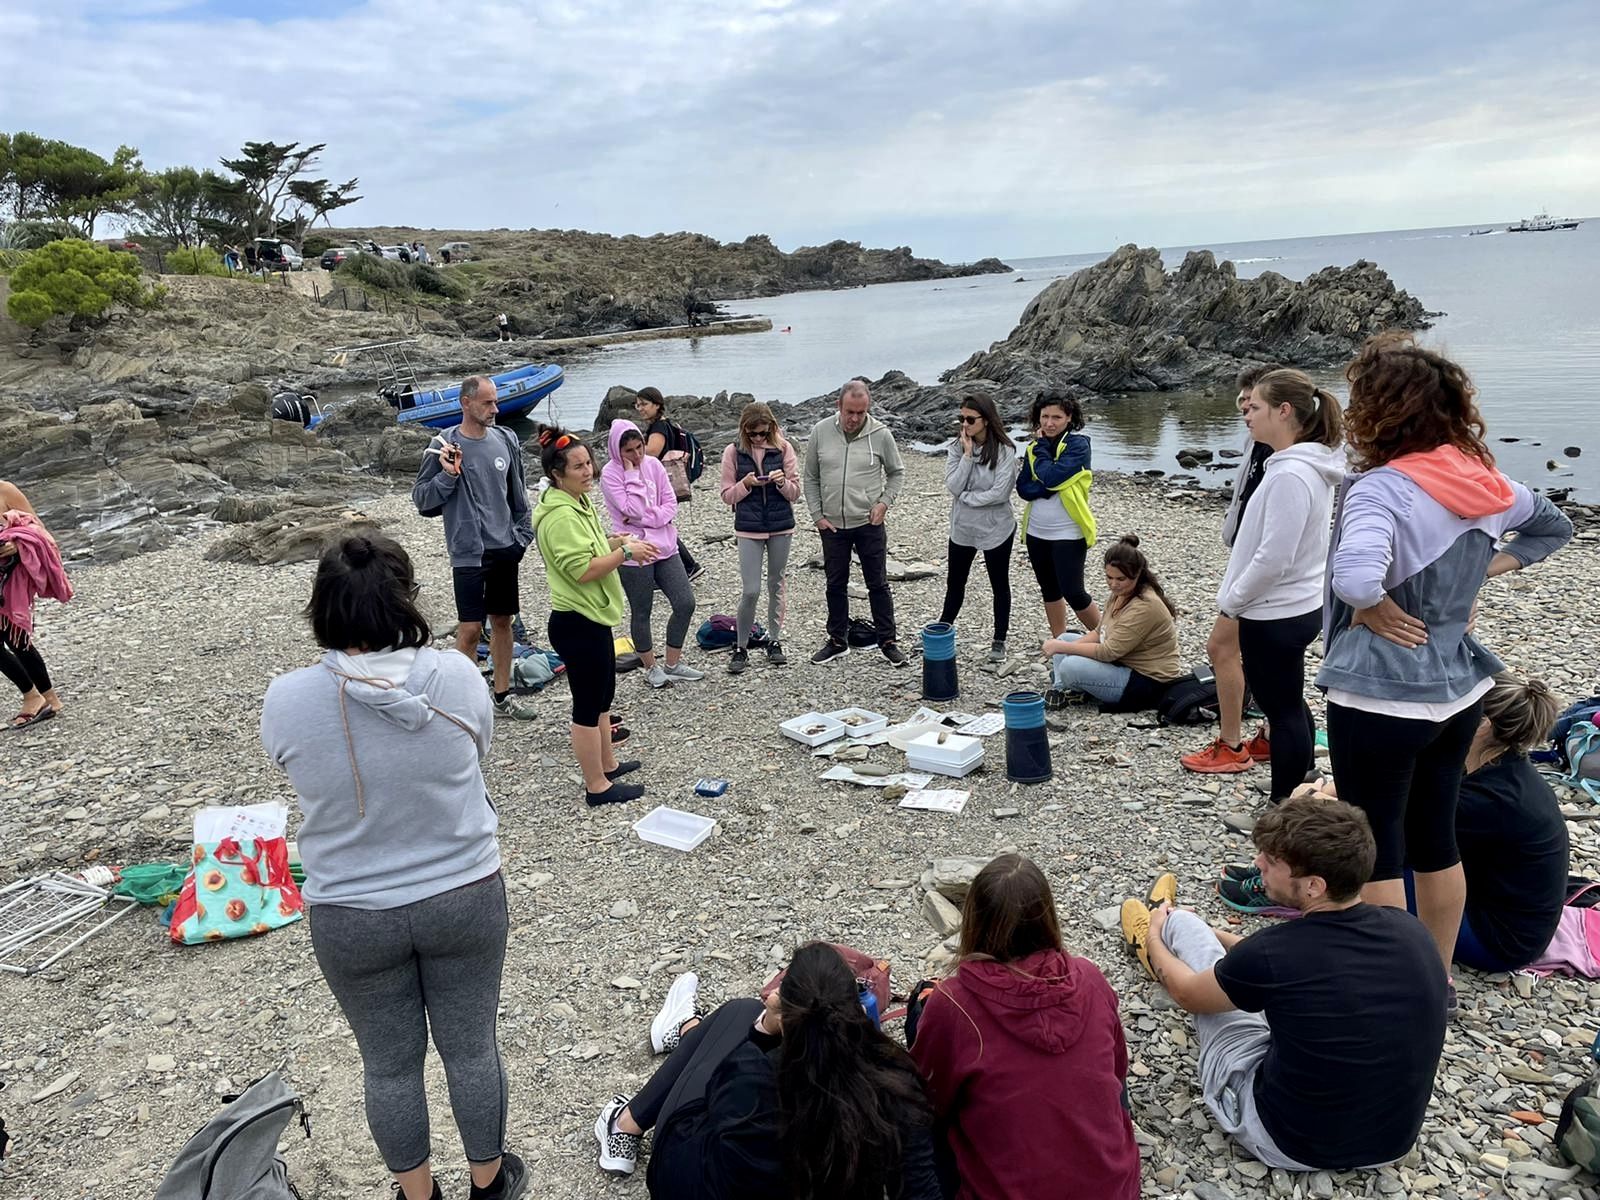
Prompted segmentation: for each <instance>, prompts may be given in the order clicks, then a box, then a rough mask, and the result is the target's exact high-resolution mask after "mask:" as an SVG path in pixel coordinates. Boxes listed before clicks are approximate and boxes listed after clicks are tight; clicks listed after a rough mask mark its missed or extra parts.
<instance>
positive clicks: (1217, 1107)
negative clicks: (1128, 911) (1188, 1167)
mask: <svg viewBox="0 0 1600 1200" xmlns="http://www.w3.org/2000/svg"><path fill="white" fill-rule="evenodd" d="M1161 940H1162V941H1163V942H1164V943H1166V947H1167V949H1168V950H1171V951H1172V952H1173V953H1174V954H1176V955H1177V956H1178V957H1179V958H1180V959H1182V960H1183V962H1184V964H1185V965H1186V966H1187V967H1189V969H1190V970H1193V971H1205V970H1208V969H1209V968H1210V967H1212V966H1213V965H1215V964H1216V962H1217V960H1218V959H1220V958H1221V957H1222V956H1223V955H1224V954H1226V953H1227V951H1225V950H1224V949H1223V948H1222V943H1221V942H1219V941H1218V940H1217V935H1216V934H1214V933H1212V932H1211V930H1210V929H1209V928H1208V927H1207V925H1206V923H1205V922H1204V921H1202V920H1201V919H1200V918H1199V917H1197V916H1195V915H1194V914H1193V913H1192V912H1188V911H1186V910H1183V909H1179V910H1178V911H1176V912H1174V913H1173V914H1172V915H1171V916H1170V917H1168V918H1167V923H1166V926H1165V927H1164V928H1163V929H1162V931H1161ZM1194 1023H1195V1028H1196V1031H1197V1032H1198V1034H1199V1037H1200V1090H1201V1093H1202V1094H1203V1095H1204V1096H1205V1101H1206V1107H1207V1108H1209V1109H1210V1110H1211V1114H1212V1116H1214V1117H1216V1119H1217V1124H1219V1125H1221V1126H1222V1130H1223V1132H1224V1133H1227V1134H1229V1135H1231V1136H1232V1138H1233V1140H1234V1141H1236V1142H1238V1143H1239V1145H1240V1147H1241V1148H1242V1149H1243V1150H1244V1151H1245V1153H1247V1154H1249V1155H1251V1156H1252V1157H1253V1158H1256V1159H1258V1160H1259V1161H1261V1162H1262V1163H1265V1164H1266V1165H1267V1166H1269V1167H1282V1168H1284V1169H1285V1170H1288V1171H1310V1170H1313V1169H1314V1168H1312V1167H1308V1166H1306V1165H1305V1164H1304V1163H1302V1162H1297V1161H1296V1160H1295V1159H1292V1158H1290V1157H1289V1156H1288V1155H1287V1154H1284V1153H1283V1152H1282V1151H1281V1150H1279V1149H1278V1147H1277V1146H1276V1145H1275V1144H1273V1141H1272V1135H1271V1134H1269V1133H1268V1132H1267V1131H1266V1127H1265V1126H1263V1125H1262V1124H1261V1115H1260V1114H1259V1113H1258V1112H1257V1111H1256V1096H1255V1081H1256V1072H1257V1071H1258V1070H1260V1068H1261V1060H1262V1059H1264V1058H1266V1056H1267V1047H1268V1045H1269V1044H1270V1043H1271V1041H1272V1031H1271V1030H1270V1029H1269V1028H1268V1027H1267V1018H1266V1017H1265V1016H1263V1015H1262V1014H1261V1013H1248V1012H1239V1011H1238V1010H1234V1011H1233V1012H1225V1013H1199V1014H1196V1016H1195V1018H1194Z"/></svg>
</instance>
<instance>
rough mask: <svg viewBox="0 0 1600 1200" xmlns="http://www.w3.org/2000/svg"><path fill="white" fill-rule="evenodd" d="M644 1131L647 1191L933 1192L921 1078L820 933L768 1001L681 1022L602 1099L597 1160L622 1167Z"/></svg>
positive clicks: (801, 1196)
mask: <svg viewBox="0 0 1600 1200" xmlns="http://www.w3.org/2000/svg"><path fill="white" fill-rule="evenodd" d="M651 1129H654V1130H655V1140H654V1144H653V1146H652V1149H651V1152H650V1167H649V1172H648V1174H647V1176H646V1183H647V1184H648V1186H649V1189H650V1195H651V1197H652V1200H762V1198H765V1197H783V1198H784V1200H885V1198H887V1200H941V1196H942V1192H941V1189H940V1185H939V1178H938V1173H937V1171H936V1169H935V1166H934V1150H933V1140H932V1135H931V1115H930V1112H929V1109H928V1100H927V1095H926V1093H925V1091H924V1090H923V1086H922V1081H921V1079H920V1078H918V1076H917V1071H916V1068H915V1067H914V1066H913V1065H912V1062H911V1059H910V1057H909V1056H908V1055H907V1054H906V1052H905V1051H904V1050H903V1049H901V1048H900V1047H899V1046H898V1045H896V1044H895V1043H894V1042H892V1041H890V1040H889V1038H888V1037H886V1036H885V1035H884V1033H883V1032H882V1031H881V1030H880V1029H879V1028H878V1027H877V1025H876V1024H875V1023H874V1022H873V1020H872V1018H871V1017H869V1016H867V1014H866V1012H865V1011H864V1010H863V1009H862V1007H861V998H860V993H859V990H858V985H857V982H856V977H855V974H854V973H853V972H852V971H851V970H850V968H849V966H848V965H847V964H846V963H845V961H844V959H843V958H842V957H841V956H840V954H839V952H838V951H837V950H835V949H834V948H833V947H832V946H830V945H828V944H827V943H825V942H812V943H810V944H808V945H805V946H802V947H801V948H800V949H799V950H797V951H796V952H795V956H794V959H793V961H791V962H790V964H789V967H788V969H787V970H786V971H785V972H784V974H783V977H782V979H781V981H780V982H779V984H778V986H777V987H775V988H773V989H772V990H771V991H770V992H769V993H768V995H767V997H766V1000H765V1002H763V1001H761V1000H755V999H746V1000H731V1001H729V1002H728V1003H726V1004H724V1005H722V1007H720V1008H718V1009H717V1010H716V1011H715V1012H713V1013H712V1014H711V1015H710V1016H708V1017H706V1018H705V1019H704V1020H700V1019H698V1018H694V1019H691V1020H689V1021H686V1022H684V1023H683V1025H682V1027H681V1030H680V1032H679V1034H678V1036H677V1039H676V1047H675V1048H674V1049H673V1051H672V1055H671V1057H670V1058H668V1059H667V1061H666V1062H665V1063H663V1064H662V1066H661V1067H660V1069H659V1070H657V1071H656V1073H655V1075H654V1076H652V1077H651V1079H650V1082H649V1083H647V1084H645V1086H644V1087H643V1088H641V1089H640V1090H639V1092H638V1094H637V1095H635V1096H633V1097H632V1098H631V1099H630V1098H629V1097H627V1096H614V1097H613V1098H612V1100H611V1102H610V1103H609V1104H607V1105H606V1106H605V1107H604V1108H603V1109H602V1110H601V1113H600V1117H599V1120H597V1121H596V1123H595V1137H596V1138H597V1139H598V1140H599V1143H600V1166H601V1168H602V1169H604V1170H607V1171H611V1172H615V1173H618V1174H632V1173H633V1169H634V1166H635V1164H636V1163H637V1161H638V1157H639V1143H640V1141H641V1139H642V1138H643V1136H644V1134H645V1133H646V1132H647V1131H648V1130H651Z"/></svg>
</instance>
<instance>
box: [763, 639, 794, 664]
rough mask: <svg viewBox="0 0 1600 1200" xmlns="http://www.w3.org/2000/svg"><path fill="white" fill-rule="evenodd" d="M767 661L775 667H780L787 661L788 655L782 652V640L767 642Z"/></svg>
mask: <svg viewBox="0 0 1600 1200" xmlns="http://www.w3.org/2000/svg"><path fill="white" fill-rule="evenodd" d="M767 661H768V662H769V663H771V664H772V665H773V666H775V667H781V666H783V665H784V664H786V663H787V662H788V661H789V656H788V655H787V654H785V653H784V652H783V643H782V642H768V643H767Z"/></svg>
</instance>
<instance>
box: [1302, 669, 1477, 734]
mask: <svg viewBox="0 0 1600 1200" xmlns="http://www.w3.org/2000/svg"><path fill="white" fill-rule="evenodd" d="M1493 687H1494V679H1493V678H1489V679H1485V680H1483V681H1482V682H1481V683H1479V684H1478V686H1477V687H1475V688H1473V689H1472V690H1471V691H1470V692H1468V693H1467V694H1466V695H1465V696H1461V697H1460V698H1458V699H1455V700H1440V701H1437V702H1432V701H1427V700H1383V699H1380V698H1379V697H1377V696H1358V695H1356V693H1354V692H1347V691H1345V690H1344V689H1343V688H1329V689H1328V703H1329V704H1337V705H1338V706H1339V707H1340V708H1354V709H1358V710H1359V711H1361V712H1369V713H1377V714H1378V715H1379V716H1383V717H1401V718H1403V719H1404V720H1407V721H1432V722H1433V723H1434V724H1436V725H1437V724H1439V723H1440V722H1441V721H1448V720H1449V719H1450V718H1451V717H1453V716H1455V715H1456V714H1457V713H1463V712H1466V711H1467V709H1469V708H1471V707H1472V706H1473V705H1474V704H1476V703H1477V702H1478V701H1479V700H1482V699H1483V698H1484V697H1485V696H1487V695H1488V694H1489V692H1490V690H1491V689H1493Z"/></svg>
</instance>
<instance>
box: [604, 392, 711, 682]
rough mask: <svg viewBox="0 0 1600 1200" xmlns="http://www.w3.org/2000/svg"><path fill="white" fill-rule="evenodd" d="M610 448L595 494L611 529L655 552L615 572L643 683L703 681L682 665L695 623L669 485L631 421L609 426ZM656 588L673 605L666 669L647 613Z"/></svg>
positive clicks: (658, 461)
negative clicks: (647, 559) (646, 544)
mask: <svg viewBox="0 0 1600 1200" xmlns="http://www.w3.org/2000/svg"><path fill="white" fill-rule="evenodd" d="M609 445H610V450H611V457H610V460H609V461H608V462H607V463H606V465H605V468H604V469H603V470H602V471H601V472H600V490H601V492H602V493H603V494H604V495H605V498H606V511H607V512H609V513H610V514H611V527H612V530H613V532H615V533H622V534H628V535H630V536H632V537H636V538H639V539H640V540H641V541H646V542H649V543H650V544H651V545H652V546H654V547H655V548H656V559H655V561H654V562H648V563H645V562H638V561H631V562H626V563H624V564H623V565H622V570H621V571H620V572H619V574H620V575H621V577H622V590H623V592H624V593H625V594H626V595H627V597H628V611H629V614H630V616H631V622H632V629H631V634H632V637H633V648H634V650H636V651H637V652H638V654H639V661H640V662H641V663H643V664H644V669H645V682H646V683H648V684H649V685H650V686H651V687H653V688H664V687H671V686H672V684H673V683H674V682H675V681H678V680H685V681H688V680H695V679H703V678H705V676H704V674H703V673H701V672H700V671H696V670H695V669H694V668H693V667H690V666H687V665H685V663H684V662H683V643H684V640H685V639H686V638H687V637H688V636H689V626H690V624H691V623H692V622H693V620H694V589H693V588H691V587H690V586H689V573H688V572H687V571H686V570H685V569H684V565H683V558H682V556H681V555H680V554H679V553H678V530H677V528H676V527H675V526H674V525H673V523H672V522H673V520H674V518H676V517H677V515H678V499H677V497H676V496H675V495H674V494H673V491H672V480H671V479H669V478H668V477H667V469H666V468H665V467H663V466H662V465H661V462H660V460H659V459H656V458H652V457H651V456H650V455H648V454H646V453H645V448H644V435H643V434H641V433H640V432H639V427H638V426H637V425H635V424H634V423H633V422H632V421H625V420H620V419H619V420H616V421H613V422H611V436H610V442H609ZM658 588H659V589H660V591H661V592H662V594H663V595H665V596H666V598H667V603H669V604H670V605H672V616H671V617H669V618H668V620H667V655H666V665H665V666H662V665H661V664H660V663H658V662H656V655H655V644H654V642H653V641H652V640H651V636H650V613H651V609H652V608H653V607H654V605H655V594H656V590H657V589H658Z"/></svg>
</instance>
